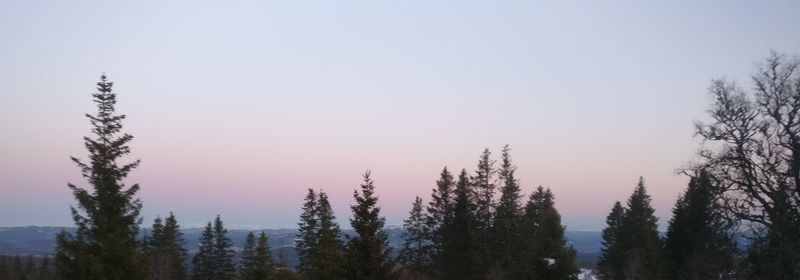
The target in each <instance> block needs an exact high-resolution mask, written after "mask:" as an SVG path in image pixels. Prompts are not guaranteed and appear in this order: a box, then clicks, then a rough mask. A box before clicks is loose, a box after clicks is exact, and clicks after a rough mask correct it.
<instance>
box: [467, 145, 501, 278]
mask: <svg viewBox="0 0 800 280" xmlns="http://www.w3.org/2000/svg"><path fill="white" fill-rule="evenodd" d="M494 173H495V170H494V161H493V160H492V159H491V152H489V149H484V150H483V153H481V156H480V159H479V160H478V169H477V170H475V178H474V179H473V180H472V183H473V184H474V186H473V190H472V191H473V195H474V201H475V207H476V208H475V218H476V222H477V223H476V226H477V229H478V231H477V232H476V234H477V235H476V238H477V242H476V245H477V248H476V250H477V252H478V254H477V256H478V257H479V259H480V265H479V266H480V267H481V269H482V270H484V273H488V272H490V270H492V269H495V268H496V266H495V263H494V260H493V258H492V254H491V253H492V251H493V250H492V249H491V248H490V245H491V244H493V243H494V242H493V241H494V240H492V233H491V228H492V222H493V221H494V207H495V202H494V195H495V185H494V183H492V179H493V177H494Z"/></svg>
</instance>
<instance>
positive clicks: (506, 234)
mask: <svg viewBox="0 0 800 280" xmlns="http://www.w3.org/2000/svg"><path fill="white" fill-rule="evenodd" d="M510 151H511V148H510V147H509V146H508V145H506V146H505V147H503V155H502V165H501V166H500V169H499V172H498V177H499V178H498V179H499V181H500V182H501V183H502V184H503V185H502V187H501V196H500V202H499V204H498V205H497V209H496V211H495V219H494V224H493V227H492V237H491V240H492V241H493V243H492V244H494V246H492V248H491V249H492V250H493V252H492V256H494V259H495V260H496V262H497V263H498V264H499V265H500V268H502V270H503V272H504V273H505V274H507V275H513V274H514V271H515V270H517V269H518V268H519V267H520V264H519V263H518V260H519V258H520V251H521V250H520V246H521V245H522V244H520V242H521V240H520V227H519V225H520V222H521V218H522V209H521V207H520V203H519V199H520V197H521V195H520V189H519V182H518V180H517V179H516V178H515V177H514V172H515V171H516V169H517V167H516V166H514V165H513V164H512V163H511V155H510Z"/></svg>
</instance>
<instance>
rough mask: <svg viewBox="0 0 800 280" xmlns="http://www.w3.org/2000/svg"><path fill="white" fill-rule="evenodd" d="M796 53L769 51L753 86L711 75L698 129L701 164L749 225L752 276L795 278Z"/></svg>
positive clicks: (799, 90)
mask: <svg viewBox="0 0 800 280" xmlns="http://www.w3.org/2000/svg"><path fill="white" fill-rule="evenodd" d="M798 66H800V60H798V59H790V58H787V57H786V56H785V55H780V54H777V53H774V52H773V53H772V54H771V55H770V56H769V57H767V59H766V60H765V61H764V63H763V64H762V65H761V66H760V67H759V68H758V71H757V73H756V74H755V75H753V77H752V81H753V90H752V93H748V92H746V91H745V90H744V89H742V88H741V87H739V86H738V85H736V84H735V83H734V82H731V81H727V80H722V79H720V80H714V81H713V82H712V85H711V87H710V89H709V91H710V93H711V96H712V97H713V98H714V103H713V104H712V105H711V108H710V109H709V110H708V112H709V115H710V117H711V122H710V123H707V124H704V123H698V124H697V134H698V135H700V136H701V137H702V139H703V140H705V141H706V142H709V143H710V144H711V145H710V147H713V149H712V148H709V149H703V150H701V152H700V156H701V157H702V158H704V162H703V163H702V164H701V166H700V167H701V168H703V169H705V170H706V171H708V172H709V173H711V174H712V175H713V176H714V178H717V180H719V181H720V185H721V186H724V187H725V193H724V196H723V198H724V202H725V204H724V205H725V208H726V210H727V211H729V212H730V213H732V214H734V215H735V216H736V217H737V218H738V219H741V220H744V221H746V223H747V224H750V225H752V226H753V227H754V229H755V230H754V232H753V233H755V234H757V237H758V240H757V242H755V243H754V245H755V246H751V247H750V248H751V250H750V257H748V260H749V261H750V265H751V269H750V270H751V271H750V273H751V274H752V277H754V278H760V279H800V265H798V264H799V263H800V238H798V236H800V71H798Z"/></svg>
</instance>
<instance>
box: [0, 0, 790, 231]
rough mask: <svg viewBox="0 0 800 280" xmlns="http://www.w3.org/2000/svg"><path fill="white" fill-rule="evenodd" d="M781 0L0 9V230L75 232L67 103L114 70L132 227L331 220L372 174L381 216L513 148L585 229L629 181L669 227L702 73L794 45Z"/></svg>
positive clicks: (723, 72)
mask: <svg viewBox="0 0 800 280" xmlns="http://www.w3.org/2000/svg"><path fill="white" fill-rule="evenodd" d="M797 11H800V2H798V1H703V2H697V1H666V2H662V3H652V2H649V1H586V2H582V1H542V2H539V1H136V2H113V3H112V2H106V1H13V0H12V1H9V0H5V1H0V38H1V39H0V226H24V225H54V226H69V225H71V224H72V221H71V219H70V214H69V207H70V205H75V200H74V198H73V197H72V194H71V193H70V191H69V189H68V188H67V186H66V184H67V183H68V182H71V183H74V184H77V185H79V186H84V187H86V186H87V184H86V182H85V181H84V180H83V179H82V178H81V176H80V171H79V169H78V168H77V167H76V166H75V165H74V164H73V163H72V162H71V161H70V160H69V156H76V157H79V158H83V159H86V157H87V152H86V150H85V148H84V146H83V143H82V137H83V136H86V135H89V133H90V128H89V122H88V120H87V119H86V118H85V117H84V113H92V112H94V111H95V110H96V109H95V107H94V104H93V103H92V101H91V94H92V92H93V91H94V83H95V82H97V80H98V78H99V76H100V75H101V74H102V73H106V74H107V75H108V76H109V78H110V79H111V80H112V81H114V82H115V83H114V90H115V92H116V93H117V94H118V96H117V97H118V106H117V111H118V112H119V113H122V114H125V115H127V118H126V119H125V121H124V123H123V125H124V131H125V132H127V133H130V134H132V135H133V136H134V137H135V138H134V140H133V141H132V143H131V148H132V153H131V155H130V157H129V158H128V159H137V158H138V159H141V160H142V164H141V166H140V167H139V168H138V169H136V170H135V171H133V172H132V173H131V175H130V176H129V178H128V179H127V180H126V182H127V183H128V184H131V183H137V182H138V183H140V184H141V187H142V189H141V191H140V193H139V197H140V198H141V199H142V201H143V202H144V209H143V218H144V220H145V225H148V224H149V223H151V221H152V219H153V218H155V217H156V216H165V215H168V213H169V212H170V211H172V212H174V213H175V215H176V216H177V217H178V219H179V222H181V224H182V225H183V226H184V227H193V226H199V225H202V224H204V223H205V222H207V221H209V220H211V219H213V218H214V217H215V216H216V215H217V214H219V215H221V216H222V218H223V220H224V221H225V222H226V224H227V225H228V226H229V227H233V228H254V227H270V228H282V227H294V226H295V225H296V223H297V219H298V215H299V212H300V206H301V204H302V199H303V196H304V194H305V192H306V190H307V188H314V189H322V190H324V191H325V192H326V193H328V195H329V197H330V199H331V202H332V204H333V207H334V211H335V214H336V215H337V217H338V221H339V223H340V224H342V226H343V227H345V228H346V227H348V223H349V222H348V220H347V219H348V217H349V216H350V211H349V208H348V206H349V205H350V204H351V203H352V202H353V197H352V195H353V190H354V189H355V188H357V187H358V186H359V183H360V181H361V175H362V174H363V173H364V172H365V170H367V169H369V170H371V171H372V174H373V178H374V179H375V184H376V186H377V193H378V195H379V196H380V205H381V207H382V212H381V213H382V214H383V215H384V216H385V217H386V219H387V224H400V223H402V220H403V219H404V218H405V217H406V216H407V213H408V211H409V210H410V207H411V203H412V202H413V200H414V197H415V196H421V197H422V198H423V199H424V200H425V201H426V202H427V201H428V200H429V196H430V190H431V189H432V188H433V187H434V186H435V180H436V179H437V178H438V174H439V172H440V171H441V169H442V168H443V167H444V166H447V167H448V168H449V169H450V170H453V171H454V172H457V171H458V170H460V169H461V168H466V169H467V170H470V171H472V170H474V169H475V168H476V165H477V160H478V156H479V154H480V153H481V151H482V150H483V149H484V148H489V149H490V150H491V151H492V152H493V155H494V158H495V159H498V158H499V154H500V150H501V148H502V147H503V145H505V144H510V145H511V147H512V152H511V155H512V158H513V161H514V163H515V164H516V165H517V166H518V171H517V176H518V178H520V183H521V186H522V189H523V194H525V195H527V194H529V193H530V191H531V190H533V189H534V188H535V187H536V186H539V185H542V186H545V187H549V188H551V189H552V191H553V192H554V193H555V195H556V207H557V208H558V210H559V211H560V213H561V215H562V218H563V222H564V223H565V224H566V225H567V229H568V230H598V229H602V228H603V226H604V223H605V216H606V215H607V213H608V212H609V211H610V209H611V206H612V205H613V203H614V201H618V200H619V201H624V200H625V199H627V197H628V196H629V195H630V193H631V192H632V191H633V188H634V186H635V185H636V183H637V181H638V178H639V176H643V177H644V178H645V181H646V185H647V188H648V191H649V193H650V194H651V195H652V199H653V206H654V207H655V208H656V214H657V216H659V217H660V222H661V223H662V226H663V224H665V223H666V221H668V220H669V216H670V211H671V208H672V206H673V204H674V202H675V199H676V198H677V196H678V195H679V193H681V192H682V191H683V189H684V188H685V187H686V183H687V182H688V179H687V178H686V177H684V176H682V175H679V174H677V173H676V171H677V170H678V169H680V168H682V167H686V166H688V165H689V164H690V163H691V162H692V161H693V160H696V159H697V157H696V156H695V154H696V151H697V149H698V147H699V145H700V144H701V143H700V142H701V141H700V140H699V139H698V138H696V137H694V136H693V134H694V128H693V127H694V122H696V121H703V120H704V119H705V113H704V110H705V109H706V108H707V107H708V105H709V102H710V98H709V96H708V95H707V88H708V86H709V85H710V81H711V80H712V79H714V78H721V77H726V78H728V79H731V80H736V81H738V82H739V83H740V84H741V85H743V86H744V87H746V88H749V87H750V86H751V84H750V83H749V75H750V74H752V73H753V72H754V71H755V69H756V68H755V67H756V65H757V63H758V62H759V61H760V60H761V59H763V58H764V57H766V56H767V55H769V53H770V50H775V51H778V52H783V53H787V54H790V55H800V31H798V28H797V27H798V26H800V17H798V16H797Z"/></svg>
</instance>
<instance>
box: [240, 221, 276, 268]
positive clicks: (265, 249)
mask: <svg viewBox="0 0 800 280" xmlns="http://www.w3.org/2000/svg"><path fill="white" fill-rule="evenodd" d="M240 273H241V279H242V280H268V279H275V278H274V276H275V275H274V274H275V266H274V265H273V264H272V254H271V253H270V249H269V240H268V238H267V234H266V233H264V232H263V231H262V232H261V234H260V235H259V236H258V240H256V237H255V235H254V234H253V233H252V232H250V233H248V234H247V237H246V238H245V245H244V247H243V248H242V257H241V272H240Z"/></svg>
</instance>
